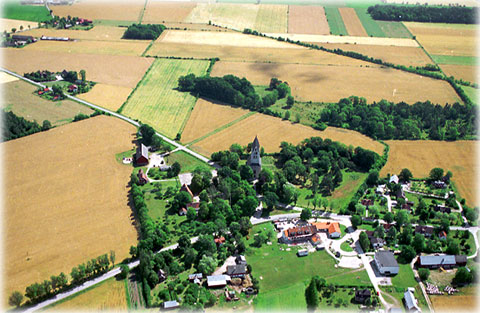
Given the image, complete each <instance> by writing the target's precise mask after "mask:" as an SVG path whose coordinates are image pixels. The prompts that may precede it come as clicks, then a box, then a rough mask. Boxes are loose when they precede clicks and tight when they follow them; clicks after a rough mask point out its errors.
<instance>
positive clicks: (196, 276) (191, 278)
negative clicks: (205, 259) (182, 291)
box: [188, 273, 203, 280]
mask: <svg viewBox="0 0 480 313" xmlns="http://www.w3.org/2000/svg"><path fill="white" fill-rule="evenodd" d="M195 278H198V279H202V278H203V274H202V273H195V274H190V275H188V279H189V280H194V279H195Z"/></svg>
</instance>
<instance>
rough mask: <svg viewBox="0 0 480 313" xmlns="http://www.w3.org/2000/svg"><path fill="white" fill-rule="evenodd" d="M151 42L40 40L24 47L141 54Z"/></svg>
mask: <svg viewBox="0 0 480 313" xmlns="http://www.w3.org/2000/svg"><path fill="white" fill-rule="evenodd" d="M149 44H150V41H147V40H135V41H127V40H125V41H108V42H101V41H94V40H79V41H67V42H62V41H47V40H40V41H38V42H36V43H35V44H31V45H27V46H26V47H24V48H23V49H24V50H27V51H45V52H60V53H68V54H70V55H76V54H79V53H84V54H95V55H101V54H106V55H132V56H140V55H141V54H142V52H143V51H145V49H146V48H147V46H148V45H149ZM12 49H16V48H12Z"/></svg>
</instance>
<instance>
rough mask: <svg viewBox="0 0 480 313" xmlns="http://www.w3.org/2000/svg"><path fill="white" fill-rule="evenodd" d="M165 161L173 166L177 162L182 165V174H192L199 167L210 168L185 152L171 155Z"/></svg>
mask: <svg viewBox="0 0 480 313" xmlns="http://www.w3.org/2000/svg"><path fill="white" fill-rule="evenodd" d="M165 161H166V162H167V164H168V165H171V164H173V163H175V162H178V163H180V165H181V166H182V170H181V172H180V173H191V172H193V171H194V170H195V169H196V168H197V167H199V166H203V167H209V166H208V165H207V164H205V162H203V161H200V160H199V159H197V158H196V157H194V156H191V155H190V154H188V153H186V152H185V151H177V152H174V153H172V154H169V155H168V156H167V157H166V158H165Z"/></svg>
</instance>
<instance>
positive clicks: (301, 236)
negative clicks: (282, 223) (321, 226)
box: [280, 225, 317, 244]
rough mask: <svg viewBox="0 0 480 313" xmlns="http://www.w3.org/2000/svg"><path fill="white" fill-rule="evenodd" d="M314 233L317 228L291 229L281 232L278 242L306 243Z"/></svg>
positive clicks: (310, 226) (309, 226) (300, 227)
mask: <svg viewBox="0 0 480 313" xmlns="http://www.w3.org/2000/svg"><path fill="white" fill-rule="evenodd" d="M316 233H317V228H316V227H315V226H312V225H308V226H298V227H293V228H289V229H287V230H284V231H283V233H282V237H281V238H280V241H282V242H283V243H286V244H292V243H301V242H306V241H308V240H310V239H311V238H312V237H313V236H314V235H315V234H316Z"/></svg>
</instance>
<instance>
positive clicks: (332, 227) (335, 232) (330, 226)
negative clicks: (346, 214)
mask: <svg viewBox="0 0 480 313" xmlns="http://www.w3.org/2000/svg"><path fill="white" fill-rule="evenodd" d="M312 225H315V227H316V228H317V231H319V232H326V233H327V234H328V236H329V237H330V238H340V236H341V234H342V231H341V230H340V224H338V222H320V223H313V224H312Z"/></svg>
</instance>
